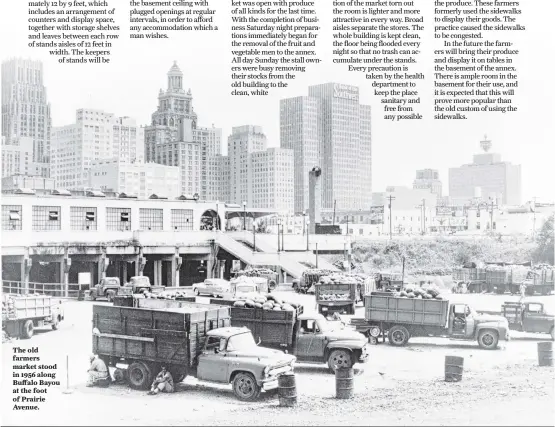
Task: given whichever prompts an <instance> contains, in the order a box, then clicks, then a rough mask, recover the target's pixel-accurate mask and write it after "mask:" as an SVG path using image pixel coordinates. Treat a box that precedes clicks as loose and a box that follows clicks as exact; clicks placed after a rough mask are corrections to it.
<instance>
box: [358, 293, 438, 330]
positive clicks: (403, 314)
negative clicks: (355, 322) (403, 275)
mask: <svg viewBox="0 0 555 427" xmlns="http://www.w3.org/2000/svg"><path fill="white" fill-rule="evenodd" d="M364 309H365V319H366V320H367V321H373V322H385V323H407V324H414V325H422V326H439V327H444V326H445V325H446V324H447V313H448V310H449V301H447V300H435V299H417V298H402V297H396V296H393V295H383V294H374V293H371V294H369V295H366V296H365V297H364Z"/></svg>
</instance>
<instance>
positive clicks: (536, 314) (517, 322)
mask: <svg viewBox="0 0 555 427" xmlns="http://www.w3.org/2000/svg"><path fill="white" fill-rule="evenodd" d="M501 314H502V315H503V316H504V317H505V318H506V319H507V320H508V322H509V328H510V329H511V330H514V331H520V332H535V333H544V334H550V335H551V339H552V340H555V336H554V331H553V326H554V322H555V316H553V314H548V313H546V312H545V309H544V306H543V304H542V303H540V302H525V303H520V302H505V303H504V304H503V305H502V306H501Z"/></svg>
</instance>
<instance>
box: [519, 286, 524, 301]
mask: <svg viewBox="0 0 555 427" xmlns="http://www.w3.org/2000/svg"><path fill="white" fill-rule="evenodd" d="M525 295H526V284H525V283H524V282H522V283H521V284H520V300H519V302H522V300H524V296H525Z"/></svg>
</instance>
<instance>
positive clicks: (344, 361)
mask: <svg viewBox="0 0 555 427" xmlns="http://www.w3.org/2000/svg"><path fill="white" fill-rule="evenodd" d="M352 366H353V360H352V359H351V353H349V352H348V351H347V350H333V351H332V352H331V353H330V357H328V367H329V368H330V371H331V372H332V373H335V370H336V369H337V368H351V367H352Z"/></svg>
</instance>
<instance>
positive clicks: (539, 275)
mask: <svg viewBox="0 0 555 427" xmlns="http://www.w3.org/2000/svg"><path fill="white" fill-rule="evenodd" d="M554 279H555V269H554V268H553V267H551V266H550V267H547V268H545V267H541V268H533V269H531V270H530V271H529V272H528V274H527V276H526V279H525V280H524V285H525V286H526V291H525V292H526V295H535V294H540V295H549V294H551V293H553V291H554V290H555V280H554Z"/></svg>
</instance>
